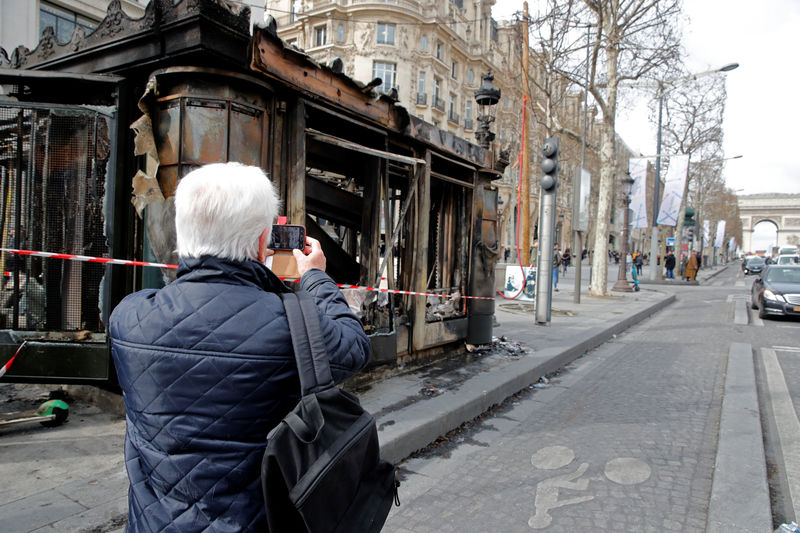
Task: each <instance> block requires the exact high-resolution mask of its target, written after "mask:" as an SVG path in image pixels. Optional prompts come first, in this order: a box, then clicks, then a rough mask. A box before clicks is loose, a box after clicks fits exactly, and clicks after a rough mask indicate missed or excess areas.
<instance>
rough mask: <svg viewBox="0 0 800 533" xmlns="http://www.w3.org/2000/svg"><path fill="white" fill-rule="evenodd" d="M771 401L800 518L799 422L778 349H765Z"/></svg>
mask: <svg viewBox="0 0 800 533" xmlns="http://www.w3.org/2000/svg"><path fill="white" fill-rule="evenodd" d="M761 355H762V357H763V360H764V369H765V370H766V376H767V387H768V389H769V398H770V402H771V403H772V412H773V414H774V416H775V425H776V426H777V428H778V440H779V441H780V445H781V452H782V453H783V461H784V465H785V468H786V482H787V484H788V486H789V496H790V500H791V504H792V509H793V511H794V512H793V513H792V515H794V516H800V420H798V419H797V413H796V412H795V410H794V405H793V404H792V398H791V396H790V395H789V388H788V387H787V386H786V378H785V377H784V375H783V370H781V365H780V363H779V362H778V356H777V355H776V353H775V350H773V349H771V348H762V349H761Z"/></svg>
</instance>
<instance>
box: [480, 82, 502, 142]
mask: <svg viewBox="0 0 800 533" xmlns="http://www.w3.org/2000/svg"><path fill="white" fill-rule="evenodd" d="M493 81H494V76H492V71H491V70H488V71H487V72H486V74H484V76H483V81H482V82H481V86H480V88H479V89H478V90H477V91H475V101H476V102H477V103H478V116H477V120H478V123H479V124H480V126H478V128H477V129H476V130H475V138H476V139H477V140H478V142H479V143H480V145H481V146H482V147H483V148H487V149H488V148H489V147H490V146H491V145H492V141H494V133H493V132H491V131H489V124H491V123H492V122H494V118H495V116H494V114H495V107H494V106H496V105H497V102H499V101H500V89H498V88H497V87H495V86H494V83H492V82H493Z"/></svg>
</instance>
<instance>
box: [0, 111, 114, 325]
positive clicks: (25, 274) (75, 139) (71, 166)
mask: <svg viewBox="0 0 800 533" xmlns="http://www.w3.org/2000/svg"><path fill="white" fill-rule="evenodd" d="M0 146H2V150H0V231H2V245H3V247H4V248H21V249H27V250H43V251H47V252H56V253H67V254H81V255H93V256H107V255H108V249H107V246H106V240H105V237H104V214H103V197H104V193H105V179H106V165H107V163H108V158H109V147H110V142H109V121H108V118H107V117H105V116H104V115H102V114H101V113H99V112H97V111H93V110H89V109H85V108H69V109H44V108H40V107H34V106H31V107H24V106H16V105H15V106H0ZM0 271H2V272H3V278H2V279H3V281H2V290H1V291H0V327H3V328H13V329H20V330H33V331H44V330H47V331H79V330H89V331H93V332H95V331H102V330H103V326H102V323H101V321H100V310H99V303H100V285H101V281H102V278H103V273H104V266H103V265H98V264H93V263H82V262H75V261H64V260H60V259H45V258H39V257H21V256H17V255H10V254H2V257H0Z"/></svg>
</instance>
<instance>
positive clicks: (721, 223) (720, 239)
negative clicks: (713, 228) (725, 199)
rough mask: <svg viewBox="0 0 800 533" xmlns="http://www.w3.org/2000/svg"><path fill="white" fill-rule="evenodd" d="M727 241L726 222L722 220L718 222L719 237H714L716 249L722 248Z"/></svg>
mask: <svg viewBox="0 0 800 533" xmlns="http://www.w3.org/2000/svg"><path fill="white" fill-rule="evenodd" d="M724 240H725V221H724V220H720V221H719V222H717V235H716V237H714V248H722V244H723V242H724Z"/></svg>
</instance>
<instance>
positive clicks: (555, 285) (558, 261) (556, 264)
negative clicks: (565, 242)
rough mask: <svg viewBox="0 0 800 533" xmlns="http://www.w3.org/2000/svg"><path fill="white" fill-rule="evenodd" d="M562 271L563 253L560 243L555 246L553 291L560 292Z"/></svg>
mask: <svg viewBox="0 0 800 533" xmlns="http://www.w3.org/2000/svg"><path fill="white" fill-rule="evenodd" d="M560 269H561V252H560V251H559V250H558V243H556V244H554V245H553V290H554V291H556V292H558V271H559V270H560Z"/></svg>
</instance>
